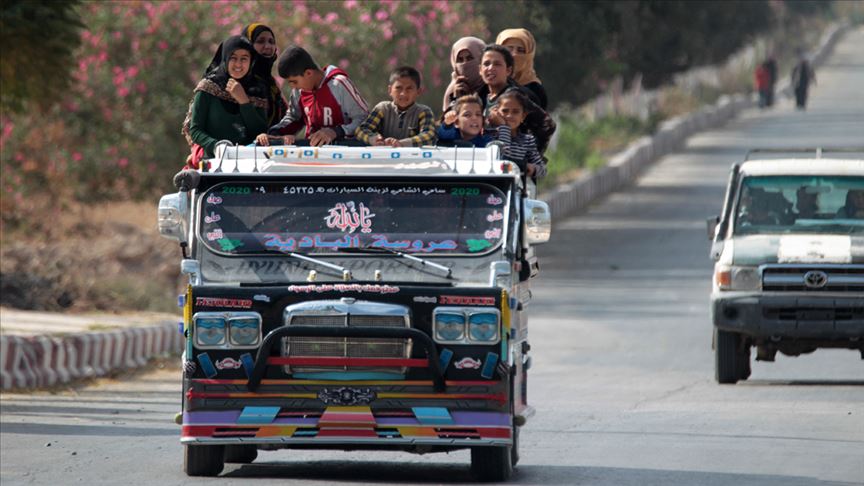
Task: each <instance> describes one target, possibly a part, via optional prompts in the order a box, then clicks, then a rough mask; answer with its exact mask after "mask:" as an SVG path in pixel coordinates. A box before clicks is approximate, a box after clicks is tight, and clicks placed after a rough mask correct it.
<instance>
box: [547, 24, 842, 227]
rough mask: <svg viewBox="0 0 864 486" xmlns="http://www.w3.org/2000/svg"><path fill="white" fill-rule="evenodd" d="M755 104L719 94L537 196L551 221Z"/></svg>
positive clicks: (815, 59)
mask: <svg viewBox="0 0 864 486" xmlns="http://www.w3.org/2000/svg"><path fill="white" fill-rule="evenodd" d="M848 28H849V26H848V25H845V24H841V25H835V26H833V27H831V28H829V29H828V30H827V31H826V32H825V34H824V35H823V36H822V38H821V41H820V43H819V46H818V47H817V48H816V49H815V50H814V51H813V52H812V53H811V54H810V58H811V62H812V65H813V66H814V67H816V66H818V65H820V64H821V63H823V62H824V61H825V59H827V58H828V55H829V54H830V52H831V49H832V48H833V47H834V45H835V44H836V43H837V41H838V40H839V39H840V37H841V36H842V35H843V34H844V33H845V32H846V31H847V30H848ZM781 86H782V85H781ZM781 94H782V95H784V96H787V97H788V96H790V95H791V89H790V88H789V82H788V80H787V81H786V85H785V87H782V88H780V89H779V90H778V95H781ZM755 104H756V103H755V101H754V100H753V98H752V97H751V96H749V95H744V94H736V95H732V96H728V95H723V96H721V97H720V98H719V99H718V100H717V101H716V102H715V103H714V104H713V105H709V106H705V107H703V108H701V109H699V110H697V111H695V112H692V113H689V114H686V115H680V116H677V117H675V118H670V119H669V120H666V121H664V122H662V123H660V126H659V127H658V129H657V132H656V133H654V134H653V135H652V136H650V137H642V138H640V139H638V140H636V141H634V142H632V143H631V144H630V145H628V146H627V147H626V148H625V149H624V150H622V151H621V152H618V153H617V154H615V155H613V156H612V157H610V158H609V160H608V161H607V164H606V166H604V167H603V168H601V169H598V170H597V171H595V172H591V173H588V174H585V175H583V176H582V177H580V178H579V179H577V180H576V181H573V182H568V183H565V184H562V185H559V186H558V187H556V188H554V189H552V190H551V191H548V192H547V193H544V194H541V195H540V199H542V200H543V201H545V202H546V203H547V204H549V209H550V210H551V211H552V218H553V221H556V220H560V218H562V217H566V216H568V215H570V214H573V213H576V212H578V211H581V210H583V209H584V208H585V207H587V206H588V205H589V204H591V203H592V202H593V201H595V200H597V199H598V198H600V197H603V196H605V195H607V194H609V193H611V192H614V191H616V190H618V189H619V188H621V187H623V186H626V185H627V184H630V183H631V182H633V181H634V180H636V178H638V176H639V174H640V173H641V172H642V171H643V170H644V169H645V167H647V166H648V165H650V164H651V163H653V162H654V161H656V160H657V159H659V158H661V157H663V156H664V155H667V154H669V153H672V152H674V151H676V150H678V149H679V148H681V147H682V146H683V145H684V142H685V140H686V139H687V138H688V137H690V136H691V135H693V134H695V133H697V132H700V131H703V130H708V129H711V128H715V127H718V126H720V125H723V124H724V123H726V122H727V121H729V120H730V119H731V118H733V117H735V116H737V115H738V113H739V112H741V110H743V109H745V108H750V107H752V106H755Z"/></svg>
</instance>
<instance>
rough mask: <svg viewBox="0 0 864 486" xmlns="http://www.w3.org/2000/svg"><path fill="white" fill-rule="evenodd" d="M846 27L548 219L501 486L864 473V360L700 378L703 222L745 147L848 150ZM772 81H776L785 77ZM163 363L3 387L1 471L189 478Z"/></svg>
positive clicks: (861, 113)
mask: <svg viewBox="0 0 864 486" xmlns="http://www.w3.org/2000/svg"><path fill="white" fill-rule="evenodd" d="M862 46H864V30H862V29H859V30H857V31H855V32H852V33H850V34H848V35H847V36H846V37H845V38H844V39H843V40H842V41H841V42H840V43H839V44H838V46H837V48H836V49H835V51H834V54H833V56H832V57H831V58H830V60H829V61H828V63H827V64H826V65H824V66H823V67H822V68H821V69H820V70H819V71H818V72H817V73H816V76H817V80H818V85H817V86H816V87H815V89H814V90H813V93H812V97H811V101H810V104H809V106H808V109H807V110H806V111H796V110H795V109H794V107H793V106H792V103H791V102H790V101H789V100H782V101H780V103H779V106H777V107H775V108H774V109H772V110H769V111H760V110H756V109H754V110H751V111H746V112H745V113H744V114H743V115H742V116H740V117H738V118H737V119H735V120H733V121H732V122H730V123H729V124H727V125H726V126H725V127H722V128H721V129H717V130H712V131H708V132H703V133H701V134H699V135H697V136H694V137H692V138H691V139H690V140H689V142H688V143H687V145H686V147H684V148H683V149H682V150H680V151H678V152H676V153H674V154H672V155H669V156H667V157H664V158H663V159H661V160H660V161H659V162H658V163H657V164H655V165H654V166H652V167H651V168H650V169H649V170H648V171H647V172H646V173H645V174H644V176H643V177H642V178H641V179H640V180H639V182H638V183H637V184H635V185H633V186H632V187H630V188H627V189H626V190H623V191H620V192H618V193H616V194H613V195H611V196H609V197H608V198H606V199H604V200H602V201H599V202H597V203H596V204H594V205H593V206H592V207H591V208H590V209H589V210H588V211H586V212H585V213H583V214H581V215H577V216H575V217H571V218H567V219H564V220H562V221H559V222H558V223H557V225H556V227H555V231H554V233H553V240H552V242H550V243H549V244H547V245H546V246H544V247H543V248H542V249H541V251H540V254H541V262H542V268H543V272H542V276H541V278H540V279H538V280H537V281H536V285H534V288H533V295H534V300H533V301H532V304H531V330H530V336H531V343H532V354H533V359H534V362H533V363H534V364H533V368H532V370H531V375H530V378H529V394H530V398H529V401H530V402H531V403H532V404H533V405H534V406H535V407H536V409H537V414H536V416H535V417H534V418H533V419H532V420H530V421H529V422H528V424H527V425H526V427H525V428H524V429H523V432H522V435H521V440H522V447H521V456H522V457H521V462H520V463H519V466H518V467H517V468H516V470H515V472H514V475H513V479H512V481H511V483H512V484H526V485H527V484H530V485H534V484H545V485H616V486H621V485H664V486H674V485H707V486H710V485H731V484H734V485H737V486H740V485H776V486H799V485H801V486H803V485H825V484H832V485H834V484H837V485H840V484H842V485H850V484H859V485H860V484H864V361H862V359H861V356H860V355H859V354H858V353H857V352H853V351H845V350H820V351H817V352H815V353H813V354H810V355H804V356H800V357H796V358H789V357H784V356H780V355H778V357H777V361H776V362H774V363H762V362H754V364H753V374H752V376H751V378H750V379H749V380H747V381H745V382H741V383H738V384H736V385H722V386H721V385H718V384H717V383H716V382H715V381H714V378H713V352H712V350H711V323H710V320H709V314H708V296H709V292H710V278H711V269H712V264H711V261H710V260H709V258H708V241H707V239H706V236H705V223H704V221H705V218H706V217H708V216H710V215H713V214H716V213H717V212H718V211H719V210H720V205H721V199H722V196H723V189H724V184H725V182H726V177H727V174H728V169H729V167H730V165H731V164H732V163H733V162H735V161H736V160H740V159H741V158H742V157H743V155H744V154H745V152H746V151H747V149H749V148H752V147H778V148H780V147H804V146H816V145H822V146H830V145H846V146H849V145H862V144H864V96H862V87H864V48H862ZM783 75H784V76H785V75H787V73H783ZM178 373H179V371H178V369H177V368H176V366H174V365H173V363H171V364H169V366H167V367H166V368H164V369H153V370H150V371H148V372H146V373H139V374H136V375H134V376H131V377H128V378H127V379H123V380H113V381H112V380H106V381H103V382H100V383H98V384H95V385H93V386H90V387H87V388H83V389H78V390H76V391H74V392H71V391H61V392H56V393H53V394H52V393H44V392H40V393H35V394H28V395H23V394H19V395H11V394H5V395H3V399H2V421H0V422H2V423H0V424H2V433H0V448H2V465H0V481H2V483H3V485H4V486H7V485H13V484H119V483H123V484H158V485H168V484H199V483H204V482H205V480H203V479H191V478H187V477H186V476H185V475H184V474H183V472H182V450H181V446H180V445H179V441H178V435H179V428H178V427H177V426H176V425H174V424H173V422H172V419H173V414H174V413H175V412H176V411H177V410H178V407H179V400H180V396H179V394H180V387H179V378H178ZM468 463H469V457H468V453H467V452H457V453H451V454H447V455H434V454H433V455H426V456H413V455H408V454H402V453H389V452H388V453H381V452H349V453H341V452H323V451H275V452H262V453H261V454H260V455H259V459H258V461H256V462H255V463H253V464H251V465H243V466H241V465H229V466H227V467H226V470H225V472H224V473H223V474H222V476H223V477H222V479H221V480H215V481H214V480H207V481H206V482H207V483H209V484H240V483H242V484H284V483H285V482H286V481H290V482H291V484H301V485H312V484H315V485H317V484H352V485H359V484H382V483H383V484H391V485H395V484H418V483H420V484H461V483H467V482H470V481H471V477H470V474H469V469H468Z"/></svg>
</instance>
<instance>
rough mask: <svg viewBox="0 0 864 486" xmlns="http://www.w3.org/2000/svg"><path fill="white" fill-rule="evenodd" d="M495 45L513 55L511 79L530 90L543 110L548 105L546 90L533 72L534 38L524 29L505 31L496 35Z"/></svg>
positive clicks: (535, 45)
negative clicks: (502, 47)
mask: <svg viewBox="0 0 864 486" xmlns="http://www.w3.org/2000/svg"><path fill="white" fill-rule="evenodd" d="M495 43H496V44H500V45H502V46H504V47H506V48H507V49H509V50H510V53H511V54H513V61H514V63H515V66H514V69H513V79H514V80H516V82H517V83H519V85H520V86H524V87H526V88H528V89H530V90H531V92H532V93H534V94H535V95H536V96H537V99H538V100H539V101H540V103H539V104H540V108H543V109H544V110H545V109H546V105H547V104H548V99H547V98H546V90H545V89H544V88H543V83H542V82H541V81H540V78H538V77H537V73H535V72H534V53H535V50H536V47H537V44H536V42H534V36H533V35H531V32H529V31H528V30H526V29H505V30H502V31H501V33H500V34H498V37H497V38H496V39H495Z"/></svg>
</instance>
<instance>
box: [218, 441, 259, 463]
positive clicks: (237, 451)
mask: <svg viewBox="0 0 864 486" xmlns="http://www.w3.org/2000/svg"><path fill="white" fill-rule="evenodd" d="M257 457H258V448H257V447H256V446H254V445H226V446H225V462H231V463H236V464H249V463H251V462H252V461H254V460H255V459H256V458H257Z"/></svg>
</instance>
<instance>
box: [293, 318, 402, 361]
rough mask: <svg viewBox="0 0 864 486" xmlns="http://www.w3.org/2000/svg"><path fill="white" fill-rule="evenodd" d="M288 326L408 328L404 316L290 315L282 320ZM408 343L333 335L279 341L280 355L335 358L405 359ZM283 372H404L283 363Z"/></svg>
mask: <svg viewBox="0 0 864 486" xmlns="http://www.w3.org/2000/svg"><path fill="white" fill-rule="evenodd" d="M285 324H286V325H288V326H321V327H325V326H327V327H331V326H335V327H340V326H348V327H357V326H362V327H409V320H408V317H407V316H405V315H363V314H360V315H354V314H341V315H332V314H331V315H314V314H301V315H293V316H290V317H289V318H288V322H286V323H285ZM410 352H411V344H410V340H408V339H387V338H341V337H339V338H334V337H286V338H283V340H282V356H283V357H299V356H302V357H336V358H408V357H410ZM284 368H285V372H286V373H308V372H326V371H330V372H332V371H366V372H373V371H374V372H381V371H387V372H390V373H394V372H395V373H400V372H401V373H404V372H405V369H400V368H374V367H360V366H339V367H335V366H328V367H323V366H285V367H284Z"/></svg>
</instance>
